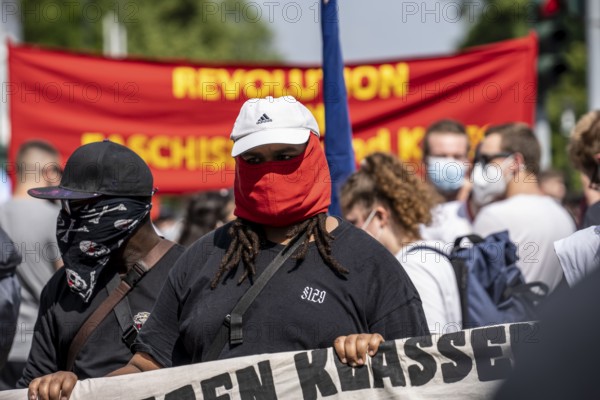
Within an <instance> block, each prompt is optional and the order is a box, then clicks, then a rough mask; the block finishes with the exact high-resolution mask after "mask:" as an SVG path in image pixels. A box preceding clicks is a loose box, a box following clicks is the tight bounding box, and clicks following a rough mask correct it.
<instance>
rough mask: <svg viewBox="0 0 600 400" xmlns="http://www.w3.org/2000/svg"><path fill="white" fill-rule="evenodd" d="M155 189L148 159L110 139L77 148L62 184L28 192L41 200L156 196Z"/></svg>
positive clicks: (66, 167)
mask: <svg viewBox="0 0 600 400" xmlns="http://www.w3.org/2000/svg"><path fill="white" fill-rule="evenodd" d="M152 192H153V180H152V173H151V172H150V168H148V165H146V163H145V162H144V160H142V159H141V157H140V156H138V155H137V154H136V153H135V152H134V151H132V150H130V149H128V148H127V147H125V146H122V145H120V144H117V143H113V142H110V141H108V140H104V141H102V142H94V143H89V144H86V145H83V146H81V147H79V148H77V150H75V151H74V152H73V154H71V157H69V159H68V160H67V164H66V165H65V170H64V171H63V175H62V178H61V180H60V185H58V186H49V187H40V188H35V189H30V190H28V191H27V193H29V195H31V196H33V197H37V198H40V199H89V198H93V197H97V196H101V195H108V196H120V197H132V196H152Z"/></svg>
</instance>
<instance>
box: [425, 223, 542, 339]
mask: <svg viewBox="0 0 600 400" xmlns="http://www.w3.org/2000/svg"><path fill="white" fill-rule="evenodd" d="M418 247H420V248H426V249H430V250H432V251H435V252H436V253H439V254H443V255H444V256H445V257H447V258H448V259H449V260H450V263H451V264H452V268H453V269H454V274H455V275H456V282H457V284H458V290H459V294H460V302H461V309H462V316H463V329H469V328H475V327H479V326H485V325H495V324H503V323H510V322H522V321H532V320H535V319H537V310H536V308H537V305H538V304H539V303H540V301H541V300H542V299H543V298H544V297H546V296H547V294H548V292H549V290H548V286H547V285H546V284H544V283H542V282H530V283H526V282H525V278H524V277H523V274H522V273H521V270H520V269H519V268H518V267H517V265H516V263H517V260H518V259H519V258H518V256H517V247H516V246H515V244H514V243H513V242H511V241H510V238H509V236H508V231H502V232H497V233H493V234H491V235H489V236H487V237H485V238H482V237H481V236H478V235H467V236H461V237H459V238H457V239H456V241H455V242H454V247H453V249H452V250H451V252H450V254H449V255H448V254H446V253H444V252H443V251H441V250H440V249H436V248H433V247H429V246H418Z"/></svg>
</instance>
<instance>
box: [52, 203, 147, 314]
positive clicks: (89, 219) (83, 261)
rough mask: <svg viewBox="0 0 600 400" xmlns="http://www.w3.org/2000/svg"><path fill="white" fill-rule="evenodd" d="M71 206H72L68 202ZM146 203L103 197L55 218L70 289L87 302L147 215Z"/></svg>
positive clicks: (63, 211)
mask: <svg viewBox="0 0 600 400" xmlns="http://www.w3.org/2000/svg"><path fill="white" fill-rule="evenodd" d="M71 204H72V203H71ZM150 208H151V204H150V203H149V202H144V201H139V200H133V199H130V198H115V197H112V198H105V199H100V200H98V201H97V202H94V203H88V204H85V205H84V206H82V207H73V206H71V207H70V209H69V210H68V211H67V210H66V209H65V207H63V209H62V210H61V212H60V213H59V215H58V220H57V224H56V239H57V241H58V247H59V249H60V253H61V255H62V259H63V262H64V263H65V269H66V272H67V284H68V285H69V288H70V289H71V290H72V291H73V292H74V293H77V294H79V295H80V296H81V297H82V298H83V301H84V302H86V303H87V302H88V301H89V299H90V297H91V295H92V293H93V291H94V286H95V285H96V282H97V280H98V277H99V276H100V273H101V272H102V270H103V268H104V266H105V265H106V264H107V263H108V261H109V259H110V257H111V255H112V254H114V252H115V251H116V250H118V249H119V248H120V247H121V246H122V245H123V243H125V241H126V240H127V239H128V238H129V236H130V235H131V234H132V233H133V232H134V231H135V229H136V227H137V226H138V225H139V224H140V222H141V221H142V220H143V219H144V217H145V216H146V215H148V213H149V212H150Z"/></svg>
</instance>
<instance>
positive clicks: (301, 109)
mask: <svg viewBox="0 0 600 400" xmlns="http://www.w3.org/2000/svg"><path fill="white" fill-rule="evenodd" d="M311 132H312V133H313V134H315V135H317V137H319V126H318V125H317V121H316V120H315V117H313V115H312V114H311V112H310V111H309V110H308V108H306V107H305V106H304V105H303V104H302V103H300V102H299V101H298V100H296V99H295V98H294V97H293V96H284V97H278V98H276V99H274V98H273V97H271V96H269V97H266V98H264V99H249V100H247V101H246V102H245V103H244V105H243V106H242V109H241V110H240V114H239V115H238V117H237V119H236V120H235V124H234V125H233V130H232V131H231V136H230V137H231V140H233V149H232V150H231V156H232V157H237V156H239V155H240V154H242V153H244V152H245V151H248V150H250V149H252V148H254V147H257V146H262V145H263V144H272V143H284V144H302V143H306V142H307V141H308V138H309V135H310V133H311Z"/></svg>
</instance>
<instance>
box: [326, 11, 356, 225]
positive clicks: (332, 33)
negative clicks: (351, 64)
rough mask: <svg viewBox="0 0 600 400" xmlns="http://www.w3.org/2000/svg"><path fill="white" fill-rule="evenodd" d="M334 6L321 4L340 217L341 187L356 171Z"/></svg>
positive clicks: (329, 137) (331, 161)
mask: <svg viewBox="0 0 600 400" xmlns="http://www.w3.org/2000/svg"><path fill="white" fill-rule="evenodd" d="M337 7H338V6H337V0H328V1H327V0H324V1H322V2H321V32H322V35H323V101H324V103H325V155H326V156H327V163H328V165H329V169H330V171H331V205H330V206H329V214H331V215H341V209H340V188H341V186H342V185H343V184H344V182H345V181H346V179H348V177H349V176H350V175H351V174H352V172H354V168H355V163H354V149H353V148H352V126H351V125H350V114H349V112H348V96H347V93H346V84H345V83H344V61H343V59H342V49H341V47H340V38H339V29H338V9H337Z"/></svg>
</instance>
